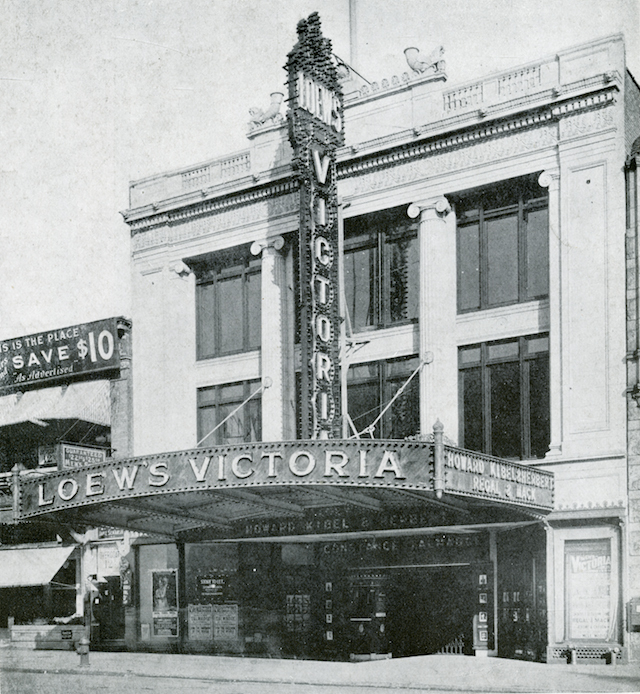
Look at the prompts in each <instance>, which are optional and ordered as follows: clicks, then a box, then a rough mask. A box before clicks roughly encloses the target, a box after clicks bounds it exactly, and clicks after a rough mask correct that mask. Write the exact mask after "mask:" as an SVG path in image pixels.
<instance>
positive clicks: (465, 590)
mask: <svg viewBox="0 0 640 694" xmlns="http://www.w3.org/2000/svg"><path fill="white" fill-rule="evenodd" d="M477 574H478V571H477V570H476V568H474V567H472V566H471V565H469V564H467V565H459V566H445V567H443V566H434V567H401V568H385V569H384V570H375V571H374V570H367V569H357V570H352V571H351V572H350V576H349V608H348V612H349V614H348V622H349V629H350V638H349V650H350V652H351V657H352V658H355V659H360V658H365V657H368V656H370V657H375V656H380V655H387V656H389V655H391V656H393V657H394V658H395V657H405V656H412V655H427V654H429V653H439V652H441V653H456V654H460V655H462V654H468V655H473V653H474V649H473V645H474V641H473V623H474V615H475V614H476V613H477V601H478V591H477V589H476V584H477Z"/></svg>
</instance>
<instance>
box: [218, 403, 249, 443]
mask: <svg viewBox="0 0 640 694" xmlns="http://www.w3.org/2000/svg"><path fill="white" fill-rule="evenodd" d="M240 402H242V401H240ZM239 404H240V403H239V402H233V403H229V404H228V405H220V407H218V412H219V415H220V421H223V420H224V419H225V418H226V417H229V415H231V413H232V412H233V410H235V409H236V407H238V405H239ZM243 409H244V408H241V409H239V410H238V411H237V412H236V413H235V414H233V415H231V416H230V417H229V419H227V421H226V422H225V423H224V424H223V425H222V426H221V427H220V429H218V431H219V432H220V443H223V444H224V443H226V444H231V443H242V442H243V441H244V440H245V431H244V412H243Z"/></svg>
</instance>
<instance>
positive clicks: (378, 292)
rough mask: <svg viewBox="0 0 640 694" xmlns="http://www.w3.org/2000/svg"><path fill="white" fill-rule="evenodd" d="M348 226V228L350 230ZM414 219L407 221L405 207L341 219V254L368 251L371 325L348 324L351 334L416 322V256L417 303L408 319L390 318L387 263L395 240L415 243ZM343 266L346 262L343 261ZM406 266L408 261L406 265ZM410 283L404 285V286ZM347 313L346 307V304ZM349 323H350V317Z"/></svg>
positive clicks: (408, 263) (388, 270) (416, 225)
mask: <svg viewBox="0 0 640 694" xmlns="http://www.w3.org/2000/svg"><path fill="white" fill-rule="evenodd" d="M350 227H351V228H350ZM418 227H419V223H418V220H412V219H410V218H409V217H408V216H407V214H406V207H405V206H400V207H394V208H391V209H387V210H380V211H377V212H371V213H368V214H364V215H358V216H356V217H349V218H347V219H345V220H344V243H343V255H344V258H345V261H346V257H347V256H348V255H351V254H352V253H355V252H358V251H362V250H369V251H372V253H371V257H370V260H369V268H370V269H369V272H370V275H369V277H370V279H369V297H370V309H369V312H370V314H371V323H370V324H368V325H359V326H355V325H353V323H352V331H353V332H361V331H366V330H377V329H381V328H388V327H391V326H396V325H405V324H409V323H417V322H418V319H419V315H418V314H419V272H420V270H419V253H418V257H417V259H416V262H417V263H418V271H417V273H416V286H417V289H418V301H417V302H416V307H417V310H416V315H415V316H410V317H408V318H401V319H393V317H392V310H391V309H392V305H393V300H392V296H391V271H390V263H391V257H392V253H391V250H390V246H391V245H392V244H393V243H396V242H397V241H399V240H406V241H407V242H408V243H411V241H415V242H417V241H418ZM345 265H346V262H345ZM409 265H410V258H408V261H407V266H409ZM344 274H345V281H344V289H345V304H347V302H346V274H347V271H346V269H345V272H344ZM410 285H411V283H410V282H408V286H410ZM347 310H350V309H349V306H348V305H347ZM350 320H352V318H351V316H350Z"/></svg>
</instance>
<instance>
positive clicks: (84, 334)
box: [0, 318, 131, 648]
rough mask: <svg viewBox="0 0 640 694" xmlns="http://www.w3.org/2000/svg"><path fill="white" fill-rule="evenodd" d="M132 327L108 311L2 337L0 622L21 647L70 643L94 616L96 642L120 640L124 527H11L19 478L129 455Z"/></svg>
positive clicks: (48, 523) (42, 522)
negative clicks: (101, 316)
mask: <svg viewBox="0 0 640 694" xmlns="http://www.w3.org/2000/svg"><path fill="white" fill-rule="evenodd" d="M130 329H131V326H130V324H129V323H128V321H126V320H124V319H115V318H114V319H108V320H102V321H96V322H94V323H89V324H84V325H78V326H71V327H67V328H63V329H55V330H49V331H43V332H41V333H37V334H34V335H28V336H24V337H16V338H12V339H7V340H3V341H0V356H1V358H0V493H1V496H0V629H4V628H5V627H10V628H11V629H10V631H11V635H12V639H13V640H14V641H16V642H17V643H20V644H22V645H26V646H29V645H31V646H34V645H35V644H36V643H37V645H38V647H42V646H43V645H45V644H46V645H48V646H50V647H58V648H60V647H72V646H73V643H74V640H75V641H77V640H78V639H79V638H80V637H81V635H82V631H83V629H84V627H85V616H86V617H87V619H86V625H87V626H89V624H90V619H89V616H90V615H92V616H93V618H94V619H93V622H94V624H93V628H92V636H93V638H94V639H98V638H100V639H101V640H103V641H115V640H118V639H123V638H124V609H123V606H122V603H121V592H122V591H121V586H120V580H121V571H120V556H119V554H120V553H119V551H118V547H121V548H123V553H124V548H125V547H128V540H129V537H128V536H129V533H128V531H124V532H123V531H122V530H118V531H115V532H114V531H113V530H110V529H106V528H92V529H89V528H86V526H84V525H82V526H77V525H76V524H75V523H65V522H64V521H60V520H59V519H56V518H50V517H44V518H42V519H33V520H32V521H31V522H26V523H20V524H15V523H13V520H14V519H13V498H14V496H13V494H12V489H13V487H14V484H15V481H16V476H17V475H19V476H20V477H22V478H23V479H29V478H31V479H42V478H44V477H45V476H48V475H50V474H52V473H53V472H54V471H57V470H73V469H78V468H84V467H86V466H88V465H95V464H99V463H101V462H104V461H107V460H109V459H110V458H111V456H112V455H119V456H120V457H123V456H126V455H127V454H130V453H131V451H130V449H129V445H130V438H131V437H130V424H131V417H130V412H129V406H130V403H131V393H130V380H129V378H128V375H129V361H130V346H129V344H130V339H129V338H130ZM127 551H128V549H127ZM90 606H91V608H90ZM105 612H108V613H109V614H108V615H105V619H101V621H103V622H105V624H106V628H103V629H102V631H100V629H99V628H98V617H102V616H103V613H105Z"/></svg>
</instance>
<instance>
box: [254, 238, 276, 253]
mask: <svg viewBox="0 0 640 694" xmlns="http://www.w3.org/2000/svg"><path fill="white" fill-rule="evenodd" d="M283 247H284V239H283V238H282V236H274V237H273V238H270V239H262V240H260V241H254V242H253V243H252V244H251V255H260V253H262V251H264V250H265V249H266V248H272V249H273V250H275V251H281V250H282V248H283Z"/></svg>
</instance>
